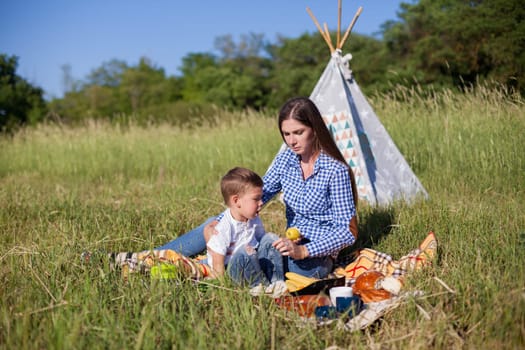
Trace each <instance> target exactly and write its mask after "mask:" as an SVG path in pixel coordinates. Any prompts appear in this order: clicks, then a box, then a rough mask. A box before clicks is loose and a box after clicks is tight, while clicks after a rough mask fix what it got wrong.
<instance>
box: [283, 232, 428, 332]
mask: <svg viewBox="0 0 525 350" xmlns="http://www.w3.org/2000/svg"><path fill="white" fill-rule="evenodd" d="M436 255H437V240H436V237H435V235H434V233H433V232H429V233H428V235H427V236H426V238H425V239H424V240H423V241H422V242H421V244H420V245H419V246H418V247H417V248H416V249H413V250H411V251H410V252H409V253H408V254H407V255H404V256H403V257H401V258H400V259H399V260H394V259H393V258H392V257H391V256H390V255H388V254H385V253H383V252H379V251H376V250H373V249H369V248H365V249H362V250H360V251H359V252H358V254H357V257H356V259H355V260H354V261H353V262H351V263H349V264H348V265H346V266H345V267H340V268H337V269H336V270H335V271H334V274H335V275H336V276H340V277H341V276H345V277H346V279H345V281H346V282H345V284H346V285H347V286H352V287H353V288H354V289H355V290H354V294H356V295H360V296H361V297H362V300H363V301H364V303H365V304H364V308H363V309H362V311H361V312H359V314H357V315H355V316H353V317H346V318H344V317H343V318H338V319H331V320H330V319H329V320H326V319H315V317H314V315H315V312H314V309H315V307H316V306H319V305H321V304H319V301H318V300H324V302H325V303H326V300H325V299H326V298H325V299H319V296H316V295H310V296H308V295H303V296H300V297H294V296H290V297H288V299H287V300H286V303H283V302H282V301H281V302H278V304H279V306H281V307H282V308H284V309H286V310H289V311H294V312H297V313H298V314H299V315H300V316H301V318H302V319H303V320H305V321H308V322H310V321H314V322H316V323H317V325H319V326H326V325H330V324H333V323H334V322H336V324H337V325H338V327H339V328H342V329H344V330H347V331H356V330H360V329H364V328H367V327H368V326H370V325H371V324H373V323H374V322H375V321H377V320H378V319H379V318H381V317H382V316H384V315H385V314H386V313H387V312H389V311H391V310H393V309H394V308H396V307H398V306H399V305H401V304H402V302H403V301H404V300H405V299H406V298H409V297H414V296H418V295H420V294H422V292H421V291H404V290H402V289H401V290H400V291H399V292H397V293H389V292H387V291H385V290H383V289H382V285H380V286H377V287H376V288H378V289H374V287H372V288H373V289H372V290H370V291H371V292H372V293H371V294H370V295H374V293H373V292H386V294H382V295H383V296H384V295H388V296H387V297H381V298H377V299H376V300H377V301H366V299H367V298H366V296H367V295H366V294H365V293H363V291H362V290H361V291H360V290H357V289H356V288H355V287H357V285H356V280H357V279H358V278H359V277H360V276H361V277H362V278H363V277H365V276H366V275H369V274H375V273H376V272H377V274H381V275H383V276H384V277H385V278H384V279H383V280H386V279H388V278H394V279H398V280H399V281H401V282H402V281H403V278H404V277H405V276H406V275H407V274H409V273H410V272H412V271H414V270H417V269H420V268H423V267H425V266H428V265H430V264H431V263H432V261H433V260H434V258H435V257H436ZM362 278H361V279H362ZM401 286H402V283H401ZM364 292H366V291H364ZM304 298H306V299H304ZM372 299H374V298H372ZM305 303H308V306H309V307H306V306H304V305H303V304H305ZM290 305H292V306H294V307H290ZM322 305H325V304H322ZM283 306H284V307H283ZM305 310H307V311H308V312H306V311H305Z"/></svg>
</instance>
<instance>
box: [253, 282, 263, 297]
mask: <svg viewBox="0 0 525 350" xmlns="http://www.w3.org/2000/svg"><path fill="white" fill-rule="evenodd" d="M264 292H265V290H264V286H263V285H262V284H258V285H256V286H255V287H253V288H251V289H250V295H252V296H254V297H260V296H261V295H264Z"/></svg>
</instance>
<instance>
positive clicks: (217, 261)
mask: <svg viewBox="0 0 525 350" xmlns="http://www.w3.org/2000/svg"><path fill="white" fill-rule="evenodd" d="M262 187H263V180H262V179H261V177H260V176H259V175H257V174H256V173H255V172H253V171H251V170H249V169H246V168H239V167H237V168H233V169H231V170H230V171H228V173H226V175H224V176H223V178H222V180H221V192H222V196H223V198H224V202H225V203H226V205H227V206H228V208H227V209H226V210H225V211H224V212H223V213H222V214H221V215H220V216H219V217H218V221H219V223H218V224H217V225H216V226H215V230H216V232H217V233H216V234H214V235H212V236H211V237H210V239H209V241H208V243H207V245H206V246H207V251H208V254H207V256H208V264H209V265H210V266H211V268H212V270H213V274H214V275H215V276H221V275H223V274H224V273H225V271H227V272H228V275H229V276H230V277H231V278H232V279H233V280H234V281H235V282H237V283H239V284H249V285H250V286H251V287H252V289H251V293H252V294H255V295H259V294H264V293H266V294H272V295H273V296H280V295H281V294H283V293H284V292H285V291H286V284H285V283H284V268H283V258H282V256H281V254H280V253H279V252H278V251H277V250H276V249H275V248H274V247H273V246H272V243H273V242H274V241H275V240H276V239H277V238H278V237H277V235H275V234H273V233H266V232H265V230H264V226H263V224H262V221H261V219H260V218H259V211H260V210H261V208H262V194H263V191H262Z"/></svg>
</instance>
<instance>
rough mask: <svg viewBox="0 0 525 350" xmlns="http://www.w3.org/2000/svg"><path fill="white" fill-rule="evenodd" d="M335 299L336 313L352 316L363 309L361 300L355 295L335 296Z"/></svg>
mask: <svg viewBox="0 0 525 350" xmlns="http://www.w3.org/2000/svg"><path fill="white" fill-rule="evenodd" d="M335 300H336V303H335V310H336V311H337V313H338V314H347V315H348V316H349V317H354V316H356V315H358V314H359V313H360V312H361V310H362V309H363V301H362V300H361V298H360V297H358V296H357V295H353V296H351V297H337V298H336V299H335Z"/></svg>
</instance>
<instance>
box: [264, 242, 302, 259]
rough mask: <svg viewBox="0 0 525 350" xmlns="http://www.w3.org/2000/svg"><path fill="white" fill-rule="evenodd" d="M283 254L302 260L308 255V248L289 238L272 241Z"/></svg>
mask: <svg viewBox="0 0 525 350" xmlns="http://www.w3.org/2000/svg"><path fill="white" fill-rule="evenodd" d="M272 245H273V247H274V248H275V249H277V250H278V251H279V252H280V253H281V255H283V256H289V257H290V258H292V259H294V260H302V259H304V258H307V257H308V249H307V248H306V246H304V245H297V244H295V243H294V242H292V241H291V240H289V239H288V238H279V239H278V240H276V241H275V242H273V243H272Z"/></svg>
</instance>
